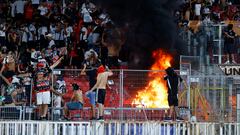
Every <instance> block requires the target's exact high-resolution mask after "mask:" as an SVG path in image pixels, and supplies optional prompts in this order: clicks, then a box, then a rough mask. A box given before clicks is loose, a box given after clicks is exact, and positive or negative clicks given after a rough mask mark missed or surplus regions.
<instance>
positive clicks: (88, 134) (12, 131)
mask: <svg viewBox="0 0 240 135" xmlns="http://www.w3.org/2000/svg"><path fill="white" fill-rule="evenodd" d="M239 133H240V124H239V123H191V122H187V123H185V122H156V121H144V122H139V121H122V122H120V121H105V122H99V121H91V122H49V121H41V122H40V121H10V122H9V121H4V122H1V121H0V135H79V134H80V135H112V134H114V135H127V134H129V135H238V134H239Z"/></svg>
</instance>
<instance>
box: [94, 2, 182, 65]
mask: <svg viewBox="0 0 240 135" xmlns="http://www.w3.org/2000/svg"><path fill="white" fill-rule="evenodd" d="M95 2H96V3H97V4H99V5H100V6H101V7H103V8H105V9H106V10H107V12H108V13H109V14H110V16H111V18H112V20H113V22H114V23H115V24H116V26H117V27H118V28H121V29H124V33H123V34H124V35H125V37H126V40H125V43H124V45H123V46H122V47H124V48H128V49H129V51H128V52H129V60H128V61H129V67H130V68H134V69H148V68H149V67H150V66H151V65H152V63H153V59H152V57H151V55H152V52H153V51H154V50H156V49H160V48H161V49H163V50H165V51H167V52H169V53H172V54H173V55H179V54H183V53H184V52H185V50H186V49H185V48H186V47H185V46H184V44H183V43H182V42H181V40H180V39H179V38H178V35H177V29H176V27H177V26H176V24H175V23H174V17H173V13H174V10H175V9H176V8H178V6H179V4H180V3H179V2H178V1H177V0H96V1H95ZM126 53H127V52H126ZM174 62H175V64H176V63H178V61H177V60H175V61H174Z"/></svg>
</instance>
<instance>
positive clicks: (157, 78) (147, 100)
mask: <svg viewBox="0 0 240 135" xmlns="http://www.w3.org/2000/svg"><path fill="white" fill-rule="evenodd" d="M152 57H153V58H154V59H155V63H154V64H153V65H152V67H151V70H165V69H166V68H168V67H170V66H171V64H170V62H171V60H172V57H171V56H170V55H169V54H167V53H165V52H164V51H162V50H157V51H154V52H153V55H152ZM164 75H165V73H164V72H157V71H156V72H149V73H148V77H149V78H153V79H152V80H150V81H149V82H148V84H147V86H146V87H145V88H144V89H142V90H139V92H138V94H137V95H136V97H135V99H134V100H133V102H132V103H133V104H135V105H138V106H137V107H142V106H144V107H148V108H168V107H169V106H168V100H167V99H168V98H167V97H168V94H167V86H166V81H165V80H164V79H163V77H164Z"/></svg>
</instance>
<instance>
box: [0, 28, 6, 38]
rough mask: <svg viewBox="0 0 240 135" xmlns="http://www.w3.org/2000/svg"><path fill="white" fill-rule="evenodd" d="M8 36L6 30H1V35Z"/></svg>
mask: <svg viewBox="0 0 240 135" xmlns="http://www.w3.org/2000/svg"><path fill="white" fill-rule="evenodd" d="M5 36H6V32H5V31H4V28H3V30H0V37H5Z"/></svg>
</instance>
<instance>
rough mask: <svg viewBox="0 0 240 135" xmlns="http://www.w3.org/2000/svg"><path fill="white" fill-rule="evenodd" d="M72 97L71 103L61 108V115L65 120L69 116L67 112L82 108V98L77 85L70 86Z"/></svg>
mask: <svg viewBox="0 0 240 135" xmlns="http://www.w3.org/2000/svg"><path fill="white" fill-rule="evenodd" d="M72 88H73V95H72V97H71V101H70V102H68V103H66V104H65V106H64V107H63V113H64V114H63V115H64V117H65V118H66V119H68V116H69V110H79V109H82V108H83V96H82V90H81V89H80V87H79V86H78V85H77V84H75V83H74V84H72Z"/></svg>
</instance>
